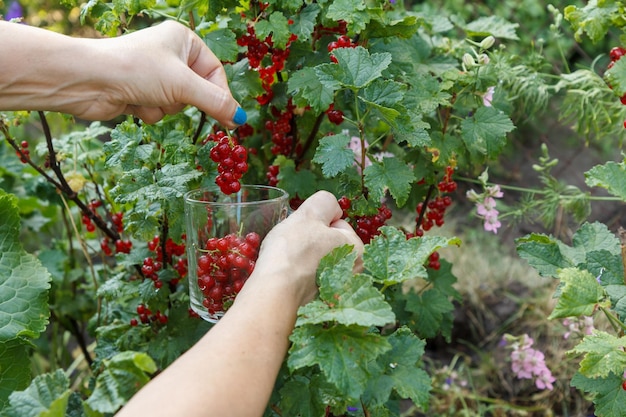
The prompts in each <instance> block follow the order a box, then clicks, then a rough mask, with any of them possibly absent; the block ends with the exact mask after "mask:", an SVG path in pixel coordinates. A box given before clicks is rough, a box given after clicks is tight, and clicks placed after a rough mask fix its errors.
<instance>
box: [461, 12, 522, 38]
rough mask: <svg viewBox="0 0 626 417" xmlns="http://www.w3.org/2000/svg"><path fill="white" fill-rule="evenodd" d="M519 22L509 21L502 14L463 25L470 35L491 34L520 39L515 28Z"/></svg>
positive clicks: (496, 36)
mask: <svg viewBox="0 0 626 417" xmlns="http://www.w3.org/2000/svg"><path fill="white" fill-rule="evenodd" d="M518 27H519V24H517V23H511V22H508V21H507V20H506V19H504V18H502V17H500V16H485V17H479V18H478V19H476V20H474V21H472V22H470V23H468V24H467V25H465V26H464V27H463V29H464V30H465V31H466V32H467V34H468V35H469V36H475V37H486V36H489V35H492V36H494V37H495V38H497V39H510V40H513V41H516V40H519V37H518V36H517V34H516V33H515V30H516V29H517V28H518Z"/></svg>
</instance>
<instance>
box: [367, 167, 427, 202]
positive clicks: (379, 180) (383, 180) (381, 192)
mask: <svg viewBox="0 0 626 417" xmlns="http://www.w3.org/2000/svg"><path fill="white" fill-rule="evenodd" d="M363 174H364V175H365V186H366V187H367V188H368V190H369V191H370V195H371V198H372V199H382V198H383V197H384V196H385V193H386V191H387V190H389V193H390V194H391V196H392V197H393V199H394V200H395V201H396V203H397V204H398V206H399V207H402V206H403V205H404V203H406V201H407V199H408V198H409V193H410V192H411V184H412V183H413V182H414V181H415V179H416V178H415V175H414V174H413V170H412V169H411V167H410V166H409V165H408V164H407V163H406V162H404V161H402V160H401V159H400V158H383V159H382V161H380V162H373V163H372V165H370V166H368V167H366V168H365V169H364V170H363Z"/></svg>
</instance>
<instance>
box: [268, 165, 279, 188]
mask: <svg viewBox="0 0 626 417" xmlns="http://www.w3.org/2000/svg"><path fill="white" fill-rule="evenodd" d="M279 172H280V167H279V166H278V165H270V166H269V167H268V168H267V174H265V176H266V178H267V185H270V186H272V187H275V186H276V185H277V184H278V173H279Z"/></svg>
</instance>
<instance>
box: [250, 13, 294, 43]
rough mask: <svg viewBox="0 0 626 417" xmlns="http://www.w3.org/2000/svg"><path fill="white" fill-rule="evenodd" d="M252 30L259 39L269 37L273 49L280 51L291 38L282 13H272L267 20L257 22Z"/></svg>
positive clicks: (287, 24) (287, 23)
mask: <svg viewBox="0 0 626 417" xmlns="http://www.w3.org/2000/svg"><path fill="white" fill-rule="evenodd" d="M254 30H255V32H256V35H257V37H258V38H259V39H265V38H266V37H268V36H270V35H271V36H272V42H273V43H274V47H275V48H280V49H285V46H287V41H289V37H290V36H291V32H290V31H289V22H288V20H287V18H286V17H285V15H284V14H283V13H282V12H273V13H272V14H270V16H269V18H268V19H263V20H259V21H257V22H256V24H255V25H254Z"/></svg>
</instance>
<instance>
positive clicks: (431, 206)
mask: <svg viewBox="0 0 626 417" xmlns="http://www.w3.org/2000/svg"><path fill="white" fill-rule="evenodd" d="M452 174H454V168H453V167H451V166H447V167H446V172H445V174H444V176H443V179H442V180H441V181H439V183H438V184H437V189H438V190H439V194H438V195H437V197H435V198H434V199H433V200H431V201H428V202H427V203H426V204H424V203H419V204H418V205H417V207H416V208H415V211H416V212H417V217H416V219H415V221H416V223H417V224H416V227H415V233H414V234H411V235H407V238H409V237H413V236H423V235H424V232H427V231H429V230H430V229H432V228H433V227H434V226H437V227H441V226H443V224H444V215H445V212H446V210H447V208H448V207H450V205H451V204H452V199H451V198H450V196H447V195H443V194H445V193H452V192H454V191H455V190H456V188H457V184H456V182H455V181H454V180H453V179H452Z"/></svg>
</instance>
